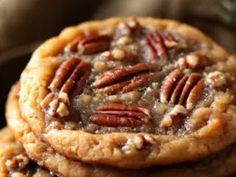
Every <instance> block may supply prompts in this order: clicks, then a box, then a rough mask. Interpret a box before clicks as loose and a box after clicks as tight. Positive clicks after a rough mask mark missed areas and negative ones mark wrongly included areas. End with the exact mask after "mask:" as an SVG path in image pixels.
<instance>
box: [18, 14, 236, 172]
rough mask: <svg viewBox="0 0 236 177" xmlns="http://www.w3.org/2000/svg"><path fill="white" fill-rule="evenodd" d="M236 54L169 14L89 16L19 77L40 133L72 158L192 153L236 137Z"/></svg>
mask: <svg viewBox="0 0 236 177" xmlns="http://www.w3.org/2000/svg"><path fill="white" fill-rule="evenodd" d="M235 61H236V59H235V57H234V56H233V55H230V54H228V53H227V52H226V51H225V50H224V49H222V48H221V47H220V46H218V45H217V44H215V43H214V42H213V41H212V40H210V39H209V38H208V37H206V36H205V35H204V34H202V33H201V32H199V31H198V30H197V29H194V28H192V27H190V26H188V25H184V24H180V23H177V22H174V21H171V20H160V19H152V18H141V17H139V18H115V19H108V20H100V21H99V20H98V21H96V22H91V23H90V22H89V23H85V24H81V25H79V26H77V27H71V28H67V29H65V30H64V31H63V32H62V33H61V34H60V35H58V36H57V37H55V38H53V39H50V40H48V41H47V42H45V44H43V45H42V46H41V47H39V48H38V49H37V50H36V51H35V52H34V54H33V55H32V58H31V60H30V62H29V64H28V65H27V67H26V69H25V70H24V72H23V74H22V75H21V79H20V92H19V95H20V96H19V102H20V109H21V111H22V115H23V117H24V119H25V120H26V122H27V123H28V124H29V125H30V129H32V131H33V133H35V135H36V136H37V137H40V139H42V140H43V141H44V142H45V143H47V144H49V145H50V146H51V147H52V148H53V149H54V150H55V151H56V153H58V154H61V155H62V156H65V157H66V158H70V159H73V160H75V161H82V162H84V163H88V164H93V165H94V164H102V165H108V166H109V165H112V166H115V167H120V168H145V167H148V166H152V165H169V164H174V163H180V162H187V161H195V160H199V159H200V158H203V157H207V156H208V155H210V154H213V153H216V152H219V151H221V150H223V149H224V148H225V147H227V146H228V145H230V144H232V143H233V142H235V141H236V129H235V125H236V118H235V115H236V113H235V112H236V105H235V103H236V102H235V98H236V85H235V83H236V82H235V81H236V69H235V67H234V66H235V63H236V62H235ZM146 137H148V139H146ZM222 137H225V138H222ZM219 142H220V143H219ZM216 144H217V146H216ZM176 152H179V153H177V154H176ZM179 154H181V156H180V155H179ZM65 176H66V175H65Z"/></svg>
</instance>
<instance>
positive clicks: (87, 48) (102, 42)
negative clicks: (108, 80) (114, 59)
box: [78, 35, 111, 55]
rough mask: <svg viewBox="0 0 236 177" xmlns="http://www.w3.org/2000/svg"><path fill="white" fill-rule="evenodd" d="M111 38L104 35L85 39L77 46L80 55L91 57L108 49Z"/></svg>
mask: <svg viewBox="0 0 236 177" xmlns="http://www.w3.org/2000/svg"><path fill="white" fill-rule="evenodd" d="M110 42H111V37H110V36H106V35H101V36H96V37H90V38H86V39H84V40H81V41H80V42H79V44H78V50H79V53H80V54H85V55H91V54H95V53H99V52H103V51H105V50H108V49H109V48H110Z"/></svg>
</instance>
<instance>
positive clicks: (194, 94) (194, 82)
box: [160, 69, 204, 109]
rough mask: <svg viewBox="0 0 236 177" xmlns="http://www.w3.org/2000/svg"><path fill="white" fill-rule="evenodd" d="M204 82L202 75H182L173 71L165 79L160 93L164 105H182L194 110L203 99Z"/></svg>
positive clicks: (177, 71)
mask: <svg viewBox="0 0 236 177" xmlns="http://www.w3.org/2000/svg"><path fill="white" fill-rule="evenodd" d="M203 88H204V82H203V80H202V79H201V75H200V74H198V73H191V74H190V75H186V74H182V73H181V71H180V70H178V69H176V70H174V71H172V72H171V73H170V74H169V75H168V76H167V77H166V79H165V81H164V83H163V85H162V87H161V93H160V101H161V102H162V103H167V102H170V103H172V104H180V105H183V106H185V107H186V108H187V109H192V108H193V107H194V106H195V104H196V103H197V101H198V100H199V99H200V97H201V93H202V91H203Z"/></svg>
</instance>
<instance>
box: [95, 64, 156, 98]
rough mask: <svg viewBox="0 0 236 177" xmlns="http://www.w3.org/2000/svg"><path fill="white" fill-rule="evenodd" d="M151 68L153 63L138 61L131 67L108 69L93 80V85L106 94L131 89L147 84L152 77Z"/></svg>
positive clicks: (153, 67)
mask: <svg viewBox="0 0 236 177" xmlns="http://www.w3.org/2000/svg"><path fill="white" fill-rule="evenodd" d="M153 70H155V65H153V64H151V63H140V64H136V65H134V66H131V67H125V68H119V69H116V70H112V71H108V72H106V73H104V74H103V75H102V76H100V77H98V78H97V79H96V80H95V82H94V83H93V87H95V88H97V89H98V91H100V92H104V93H108V94H114V93H117V92H119V91H121V92H128V91H132V90H134V89H137V88H139V87H144V86H145V85H147V84H148V83H149V82H150V80H151V77H152V74H151V73H150V72H151V71H153Z"/></svg>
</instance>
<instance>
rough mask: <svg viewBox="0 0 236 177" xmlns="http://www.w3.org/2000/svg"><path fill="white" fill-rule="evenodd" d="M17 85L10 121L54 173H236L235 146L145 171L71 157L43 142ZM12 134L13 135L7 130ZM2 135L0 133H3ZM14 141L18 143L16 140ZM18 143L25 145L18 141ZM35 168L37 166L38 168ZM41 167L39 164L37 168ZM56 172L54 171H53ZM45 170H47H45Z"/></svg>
mask: <svg viewBox="0 0 236 177" xmlns="http://www.w3.org/2000/svg"><path fill="white" fill-rule="evenodd" d="M18 90H19V89H18V86H14V87H13V88H12V91H11V93H10V95H9V97H8V102H7V113H6V114H7V122H8V125H9V127H10V128H11V130H12V131H13V132H14V135H15V136H16V137H17V139H18V140H19V141H20V142H21V143H22V144H23V146H24V148H25V151H24V150H23V149H22V148H21V149H20V152H24V154H27V157H28V156H29V157H30V158H31V159H33V161H35V162H37V163H38V164H39V165H41V166H43V167H45V168H46V169H48V170H49V171H51V174H54V175H55V176H57V175H58V176H64V177H77V176H78V175H79V176H80V177H127V176H129V177H143V176H147V177H173V176H175V177H183V176H184V177H199V176H204V177H227V176H229V175H232V174H234V173H235V172H236V148H235V145H232V146H229V147H227V148H226V149H225V150H224V151H222V152H220V153H218V154H217V155H215V156H211V157H208V158H206V159H204V160H202V161H199V162H194V163H184V164H179V165H171V166H166V167H151V168H147V169H143V170H127V169H119V168H112V167H105V166H101V165H88V164H84V163H82V162H79V161H74V160H72V159H68V158H66V157H64V156H62V155H60V154H58V153H57V152H55V150H53V149H52V148H51V147H50V146H48V145H47V144H45V143H43V142H42V141H40V139H39V138H37V137H36V136H35V135H34V133H33V132H32V131H31V130H30V127H29V126H28V125H27V123H26V122H25V121H24V120H23V118H22V117H21V115H20V110H19V107H18V106H19V105H18V95H17V93H18ZM8 133H9V134H10V136H11V137H13V135H12V134H11V132H10V131H8ZM0 137H1V136H0ZM13 143H15V144H16V142H15V140H14V141H13ZM17 145H18V146H20V147H22V146H21V145H20V144H19V143H18V144H17ZM35 168H36V167H35ZM37 168H38V167H37ZM52 172H53V173H52ZM45 173H46V172H45Z"/></svg>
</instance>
